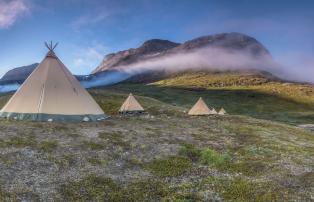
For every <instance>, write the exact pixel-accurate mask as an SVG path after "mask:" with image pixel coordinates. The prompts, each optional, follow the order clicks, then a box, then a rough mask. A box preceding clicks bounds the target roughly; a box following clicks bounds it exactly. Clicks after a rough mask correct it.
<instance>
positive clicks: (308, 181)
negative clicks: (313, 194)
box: [299, 172, 314, 188]
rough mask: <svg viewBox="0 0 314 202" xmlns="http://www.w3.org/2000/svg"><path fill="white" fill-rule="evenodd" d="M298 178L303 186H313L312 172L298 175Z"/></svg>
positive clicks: (313, 177) (313, 176)
mask: <svg viewBox="0 0 314 202" xmlns="http://www.w3.org/2000/svg"><path fill="white" fill-rule="evenodd" d="M299 179H300V182H301V184H302V185H303V186H305V187H312V188H313V187H314V172H307V173H304V174H302V175H301V176H300V177H299Z"/></svg>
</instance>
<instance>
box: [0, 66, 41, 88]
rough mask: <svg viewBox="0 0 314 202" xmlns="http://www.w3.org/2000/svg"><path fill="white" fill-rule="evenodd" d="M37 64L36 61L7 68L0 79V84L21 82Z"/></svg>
mask: <svg viewBox="0 0 314 202" xmlns="http://www.w3.org/2000/svg"><path fill="white" fill-rule="evenodd" d="M37 66H38V63H34V64H31V65H27V66H22V67H16V68H14V69H11V70H9V71H8V72H7V73H5V74H4V76H3V77H2V78H1V79H0V84H8V83H19V84H21V83H23V82H24V80H25V79H26V78H27V77H28V76H29V75H30V74H31V73H32V72H33V70H34V69H35V68H36V67H37Z"/></svg>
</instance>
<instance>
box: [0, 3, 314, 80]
mask: <svg viewBox="0 0 314 202" xmlns="http://www.w3.org/2000/svg"><path fill="white" fill-rule="evenodd" d="M313 11H314V1H311V0H299V1H297V0H263V1H261V0H237V1H233V0H229V1H227V0H226V1H225V0H193V1H192V0H0V76H2V75H3V74H4V73H5V72H6V71H8V70H9V69H12V68H13V67H19V66H23V65H28V64H32V63H35V62H40V61H41V60H42V59H43V57H44V56H45V54H46V52H47V49H46V48H45V46H44V42H45V41H51V40H52V41H53V42H59V45H58V47H57V48H56V53H57V55H58V57H59V58H60V59H61V60H62V61H63V63H64V64H65V65H66V66H67V67H68V68H69V69H70V71H71V72H72V73H73V74H88V73H90V72H91V71H92V70H93V69H94V68H95V67H96V66H97V65H98V64H99V63H100V62H101V60H102V59H103V57H104V55H106V54H109V53H111V52H116V51H120V50H124V49H128V48H132V47H138V46H140V45H141V44H142V43H143V42H144V41H146V40H148V39H152V38H159V39H168V40H171V41H174V42H180V43H182V42H184V41H186V40H190V39H193V38H196V37H199V36H203V35H210V34H217V33H222V32H240V33H244V34H247V35H250V36H252V37H254V38H256V39H257V40H258V41H259V42H261V43H262V44H263V45H264V46H265V47H266V48H267V49H268V50H269V51H270V53H271V54H272V56H273V57H274V59H275V60H276V61H277V62H279V63H280V64H282V65H285V66H286V67H287V68H290V69H291V71H292V72H293V71H295V72H300V71H304V72H307V74H308V72H313V76H314V12H313Z"/></svg>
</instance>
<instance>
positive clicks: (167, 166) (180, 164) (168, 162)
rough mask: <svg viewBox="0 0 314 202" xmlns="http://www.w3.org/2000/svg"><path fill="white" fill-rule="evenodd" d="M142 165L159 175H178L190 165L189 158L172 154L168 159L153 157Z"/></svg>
mask: <svg viewBox="0 0 314 202" xmlns="http://www.w3.org/2000/svg"><path fill="white" fill-rule="evenodd" d="M144 167H145V168H146V169H147V170H149V171H151V172H152V173H153V174H155V175H158V176H161V177H172V176H180V175H182V174H183V173H185V172H187V171H188V170H189V169H190V168H191V167H192V162H191V161H190V159H188V158H185V157H176V156H172V157H169V158H168V159H155V160H153V161H151V162H149V163H147V164H146V165H144Z"/></svg>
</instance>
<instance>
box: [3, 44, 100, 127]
mask: <svg viewBox="0 0 314 202" xmlns="http://www.w3.org/2000/svg"><path fill="white" fill-rule="evenodd" d="M56 45H57V44H56ZM56 45H55V46H54V47H53V46H52V43H51V44H50V45H48V44H46V46H47V47H48V49H49V52H48V53H47V55H46V57H45V58H44V60H43V61H42V62H41V63H40V64H39V65H38V66H37V67H36V69H35V70H34V71H33V72H32V73H31V75H30V76H29V77H28V78H27V79H26V80H25V82H24V83H23V84H22V86H21V87H20V88H19V89H18V90H17V92H16V93H15V94H14V95H13V96H12V98H11V99H10V100H9V101H8V102H7V104H6V105H5V106H4V107H3V108H2V110H1V111H0V117H4V118H12V119H16V120H32V121H95V120H101V119H104V118H106V115H105V114H104V112H103V111H102V109H101V108H100V107H99V105H98V104H97V103H96V102H95V100H94V99H93V98H92V97H91V96H90V95H89V93H88V92H87V91H86V90H85V89H84V88H83V87H81V85H80V83H79V81H78V80H77V79H76V78H75V77H74V76H73V75H72V74H71V72H70V71H69V70H68V69H67V68H66V67H65V66H64V64H63V63H62V62H61V61H60V60H59V59H58V57H57V56H56V55H55V53H54V51H53V50H54V48H55V47H56Z"/></svg>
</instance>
